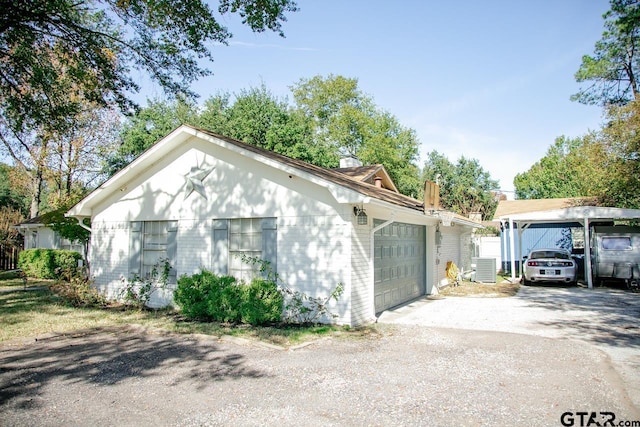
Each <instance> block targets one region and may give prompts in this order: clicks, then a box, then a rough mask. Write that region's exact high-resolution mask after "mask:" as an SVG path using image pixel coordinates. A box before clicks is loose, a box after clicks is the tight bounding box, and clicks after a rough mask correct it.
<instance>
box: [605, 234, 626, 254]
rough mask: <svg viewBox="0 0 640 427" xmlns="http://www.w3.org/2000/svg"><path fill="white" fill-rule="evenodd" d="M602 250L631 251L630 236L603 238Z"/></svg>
mask: <svg viewBox="0 0 640 427" xmlns="http://www.w3.org/2000/svg"><path fill="white" fill-rule="evenodd" d="M602 249H607V250H618V251H621V250H622V251H623V250H629V249H631V237H629V236H620V237H618V236H615V237H603V238H602Z"/></svg>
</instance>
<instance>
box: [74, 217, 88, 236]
mask: <svg viewBox="0 0 640 427" xmlns="http://www.w3.org/2000/svg"><path fill="white" fill-rule="evenodd" d="M76 221H78V225H79V226H80V227H82V228H84V229H85V230H87V231H88V232H89V233H91V227H88V226H86V225H84V223H83V222H82V218H80V217H78V216H77V217H76Z"/></svg>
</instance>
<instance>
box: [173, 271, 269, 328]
mask: <svg viewBox="0 0 640 427" xmlns="http://www.w3.org/2000/svg"><path fill="white" fill-rule="evenodd" d="M173 300H174V302H175V303H176V305H178V307H180V310H181V311H182V314H184V316H185V317H187V318H190V319H200V320H213V321H218V322H230V323H239V322H242V323H249V324H253V325H258V324H263V323H268V322H276V321H279V320H280V319H281V315H282V295H281V294H280V292H279V290H278V287H277V286H276V284H275V283H273V282H268V281H265V280H254V281H252V282H251V283H250V284H244V283H237V282H236V279H235V278H234V277H230V276H217V275H215V274H213V273H211V272H210V271H206V270H203V271H202V272H200V273H197V274H194V275H192V276H182V277H180V279H178V286H177V288H176V290H175V292H174V294H173Z"/></svg>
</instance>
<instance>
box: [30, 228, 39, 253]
mask: <svg viewBox="0 0 640 427" xmlns="http://www.w3.org/2000/svg"><path fill="white" fill-rule="evenodd" d="M28 240H29V241H28V243H27V249H35V248H37V247H38V231H37V230H32V231H31V232H30V233H29V239H28Z"/></svg>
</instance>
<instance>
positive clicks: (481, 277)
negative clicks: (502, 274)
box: [471, 257, 496, 283]
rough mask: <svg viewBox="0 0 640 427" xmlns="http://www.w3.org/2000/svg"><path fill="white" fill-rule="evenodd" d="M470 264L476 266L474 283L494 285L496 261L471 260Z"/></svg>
mask: <svg viewBox="0 0 640 427" xmlns="http://www.w3.org/2000/svg"><path fill="white" fill-rule="evenodd" d="M471 263H472V264H474V265H475V266H476V274H475V281H476V282H484V283H496V259H495V258H475V257H474V258H472V259H471Z"/></svg>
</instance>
